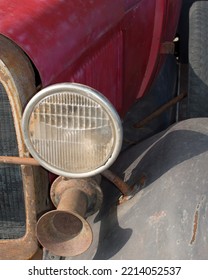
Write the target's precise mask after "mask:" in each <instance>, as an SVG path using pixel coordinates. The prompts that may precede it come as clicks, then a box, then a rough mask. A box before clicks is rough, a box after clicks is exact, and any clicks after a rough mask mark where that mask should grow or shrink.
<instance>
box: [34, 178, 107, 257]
mask: <svg viewBox="0 0 208 280" xmlns="http://www.w3.org/2000/svg"><path fill="white" fill-rule="evenodd" d="M101 196H102V193H101V190H100V189H99V186H98V185H97V183H96V181H95V180H93V179H90V178H88V179H86V180H85V179H65V178H63V177H59V178H57V179H56V181H55V182H54V183H53V185H52V187H51V199H52V201H53V203H54V205H55V206H56V207H57V209H56V210H52V211H49V212H47V213H45V214H44V215H43V216H42V217H41V218H40V219H39V221H38V224H37V237H38V239H39V241H40V243H41V244H42V245H43V247H44V248H46V249H47V250H50V252H52V253H53V254H55V255H60V256H75V255H79V254H81V253H83V252H85V251H86V250H87V249H88V248H89V246H90V245H91V243H92V230H91V227H90V225H89V224H88V222H87V221H86V219H85V218H86V216H88V215H89V212H91V213H93V212H96V211H97V210H98V204H99V207H100V205H101Z"/></svg>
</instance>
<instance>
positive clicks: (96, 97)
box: [23, 83, 122, 178]
mask: <svg viewBox="0 0 208 280" xmlns="http://www.w3.org/2000/svg"><path fill="white" fill-rule="evenodd" d="M23 134H24V138H25V143H26V145H27V148H28V150H29V151H30V153H31V155H32V156H33V157H34V158H35V159H36V160H38V161H39V162H40V164H41V165H42V166H43V167H45V168H46V169H48V170H49V171H51V172H53V173H55V174H58V175H61V176H66V177H76V178H79V177H87V176H92V175H95V174H97V173H100V172H102V171H103V170H104V169H106V168H108V167H109V166H110V165H111V164H112V163H113V162H114V160H115V159H116V157H117V155H118V153H119V152H120V148H121V144H122V126H121V122H120V118H119V116H118V115H117V112H116V111H115V109H114V108H113V106H112V105H111V104H110V103H109V101H108V100H107V99H106V98H105V97H104V96H103V95H101V94H100V93H99V92H98V91H96V90H94V89H92V88H90V87H87V86H84V85H80V84H74V83H64V84H56V85H53V86H49V87H47V88H45V89H43V90H41V91H40V92H38V93H37V94H36V95H35V96H34V97H33V98H32V99H31V100H30V101H29V103H28V105H27V107H26V108H25V111H24V114H23Z"/></svg>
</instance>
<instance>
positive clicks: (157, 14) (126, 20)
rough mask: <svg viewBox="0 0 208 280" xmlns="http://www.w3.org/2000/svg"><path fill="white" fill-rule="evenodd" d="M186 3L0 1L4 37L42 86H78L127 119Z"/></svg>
mask: <svg viewBox="0 0 208 280" xmlns="http://www.w3.org/2000/svg"><path fill="white" fill-rule="evenodd" d="M180 5H181V0H113V1H112V0H76V1H69V0H41V1H40V0H30V1H28V0H10V1H4V0H0V33H1V34H4V35H5V36H7V37H9V38H10V39H12V40H13V41H14V42H16V43H17V44H18V45H19V46H20V47H22V49H23V50H24V51H25V52H26V53H27V54H28V56H29V57H30V59H31V60H32V61H33V62H34V64H35V66H36V68H37V70H38V71H39V73H40V77H41V80H42V84H43V86H46V85H48V84H52V83H56V82H65V81H75V82H80V83H85V84H87V85H90V86H92V87H94V88H96V89H97V90H99V91H101V92H102V93H103V94H104V95H105V96H106V97H107V98H109V100H110V101H111V102H112V103H113V104H114V106H115V107H116V109H117V110H118V111H119V113H120V114H124V113H125V112H126V111H127V110H128V109H129V106H130V105H131V104H132V103H133V102H134V100H135V98H138V97H141V96H143V95H144V94H145V93H146V91H147V89H148V88H149V86H150V84H151V83H152V81H153V78H154V76H155V75H156V73H157V72H158V70H159V67H160V66H161V63H162V61H163V56H164V55H161V54H160V47H161V44H162V42H165V41H166V40H172V39H173V37H174V33H175V30H176V25H177V21H178V17H179V11H180Z"/></svg>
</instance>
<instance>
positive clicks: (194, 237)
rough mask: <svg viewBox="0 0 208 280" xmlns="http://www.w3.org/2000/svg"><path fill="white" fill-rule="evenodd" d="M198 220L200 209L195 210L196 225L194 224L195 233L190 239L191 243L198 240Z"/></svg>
mask: <svg viewBox="0 0 208 280" xmlns="http://www.w3.org/2000/svg"><path fill="white" fill-rule="evenodd" d="M198 221H199V212H198V210H197V211H196V212H195V215H194V226H193V234H192V238H191V241H190V245H193V243H194V242H195V240H196V234H197V228H198Z"/></svg>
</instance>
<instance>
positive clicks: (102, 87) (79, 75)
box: [0, 0, 208, 259]
mask: <svg viewBox="0 0 208 280" xmlns="http://www.w3.org/2000/svg"><path fill="white" fill-rule="evenodd" d="M181 4H182V1H181V0H114V1H111V0H77V1H66V0H42V1H36V0H30V1H26V0H21V1H20V0H16V1H14V0H10V1H9V2H7V1H3V0H1V1H0V117H1V122H0V160H1V161H0V162H1V165H0V259H31V258H35V255H36V253H37V252H39V251H40V252H41V253H42V248H43V257H42V256H41V255H38V257H37V256H36V258H50V257H52V256H53V258H55V256H58V257H57V258H63V257H64V258H68V259H71V258H74V259H143V258H144V259H165V258H166V259H169V258H172V259H173V258H183V259H184V258H206V257H207V244H208V243H207V237H206V236H208V235H207V234H206V236H204V237H201V238H199V239H198V236H199V235H200V233H199V232H198V231H197V230H198V229H199V227H200V228H201V230H202V229H203V228H204V227H205V226H204V225H202V223H206V222H205V220H208V219H206V211H205V210H204V209H206V207H207V200H206V192H205V189H206V188H205V186H206V183H207V177H206V176H205V175H204V177H203V179H201V181H203V183H202V184H200V183H199V182H198V181H200V179H199V176H196V173H197V172H198V173H201V172H202V173H203V170H204V168H205V167H204V166H206V162H205V156H204V153H205V152H206V149H205V146H206V145H205V142H206V137H207V136H206V133H207V132H206V133H205V131H207V130H206V123H207V121H206V119H202V120H201V121H200V125H199V122H198V120H197V119H194V120H186V121H184V122H179V123H177V124H176V125H175V126H171V128H170V129H168V130H166V131H165V132H160V131H161V130H163V129H165V128H167V127H168V126H169V125H170V124H173V123H174V122H176V121H177V119H175V115H176V112H175V111H176V110H175V107H174V109H169V110H168V113H167V114H166V113H163V114H162V117H159V118H158V119H157V120H156V122H155V123H153V125H152V126H150V127H149V126H145V123H146V122H143V123H141V122H139V123H138V121H139V119H140V118H141V119H142V118H144V116H147V115H148V114H149V113H150V112H152V111H153V110H155V109H157V108H158V107H160V106H162V105H163V106H165V105H164V103H166V102H167V101H169V100H170V99H171V101H170V102H169V103H168V104H167V106H168V107H169V106H170V105H171V104H176V102H177V101H179V100H180V99H182V98H183V97H184V94H182V96H181V95H180V94H179V95H178V96H177V94H178V92H179V90H178V88H179V87H178V84H179V78H180V77H179V75H178V72H179V71H178V57H177V51H176V50H177V44H176V43H175V41H177V40H174V39H175V38H176V37H177V36H176V31H177V25H178V21H179V16H180V11H181ZM135 102H136V103H135ZM131 106H133V107H131ZM130 108H132V110H130ZM165 108H166V107H165ZM160 109H164V108H160ZM160 109H159V111H160ZM162 111H164V110H162ZM132 112H133V113H134V114H133V113H132ZM157 113H158V114H159V112H157ZM135 115H136V118H138V119H137V121H136V120H135ZM132 116H133V117H132ZM129 120H130V121H129ZM146 121H148V120H146ZM156 132H160V134H156ZM132 133H133V138H131V137H132V136H130V134H131V135H132ZM152 135H153V136H152ZM128 136H129V137H128ZM149 136H152V137H151V138H149ZM199 136H200V137H199ZM141 140H144V141H141ZM193 147H194V148H193ZM199 147H200V148H199ZM193 158H194V159H195V161H194V162H193V161H192V159H193ZM197 170H198V171H197ZM199 170H200V172H199ZM188 171H190V174H191V175H190V176H188V174H187V173H188ZM195 172H196V173H195ZM198 173H197V174H198ZM205 173H206V172H204V174H205ZM193 178H196V181H197V180H198V181H197V183H196V184H195V185H194V187H192V185H191V184H192V183H193ZM187 186H190V188H189V189H188V187H187ZM200 186H202V187H201V189H200V190H198V189H199V188H200ZM203 211H204V212H203ZM199 219H200V220H201V226H199ZM202 235H203V234H202Z"/></svg>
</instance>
